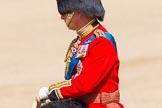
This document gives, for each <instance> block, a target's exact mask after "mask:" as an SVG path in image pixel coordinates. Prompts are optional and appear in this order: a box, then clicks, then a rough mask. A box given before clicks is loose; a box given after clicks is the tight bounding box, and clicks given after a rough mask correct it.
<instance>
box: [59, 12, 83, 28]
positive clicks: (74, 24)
mask: <svg viewBox="0 0 162 108" xmlns="http://www.w3.org/2000/svg"><path fill="white" fill-rule="evenodd" d="M70 14H71V13H70ZM70 14H64V15H62V16H61V19H62V20H64V21H65V23H66V25H67V27H68V28H69V29H71V30H78V29H79V23H78V21H79V18H80V17H79V13H74V15H73V16H72V17H71V19H70V21H69V19H68V21H69V23H68V24H67V18H68V17H69V15H70Z"/></svg>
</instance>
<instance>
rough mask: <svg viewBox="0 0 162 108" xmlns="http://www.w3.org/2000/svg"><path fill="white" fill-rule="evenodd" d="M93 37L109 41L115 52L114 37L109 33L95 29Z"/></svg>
mask: <svg viewBox="0 0 162 108" xmlns="http://www.w3.org/2000/svg"><path fill="white" fill-rule="evenodd" d="M94 34H95V36H96V37H97V38H98V37H105V38H107V39H108V40H110V41H111V42H112V44H113V45H114V47H115V49H116V51H117V47H116V41H115V39H114V37H113V36H112V35H111V34H110V33H109V32H104V31H102V30H101V29H97V30H95V31H94Z"/></svg>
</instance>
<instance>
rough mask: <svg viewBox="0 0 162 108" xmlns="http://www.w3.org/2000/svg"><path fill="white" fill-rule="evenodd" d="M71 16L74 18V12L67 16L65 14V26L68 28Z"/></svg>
mask: <svg viewBox="0 0 162 108" xmlns="http://www.w3.org/2000/svg"><path fill="white" fill-rule="evenodd" d="M73 16H74V12H72V13H68V14H67V16H66V19H65V23H66V26H68V27H69V24H70V22H71V20H72V18H73Z"/></svg>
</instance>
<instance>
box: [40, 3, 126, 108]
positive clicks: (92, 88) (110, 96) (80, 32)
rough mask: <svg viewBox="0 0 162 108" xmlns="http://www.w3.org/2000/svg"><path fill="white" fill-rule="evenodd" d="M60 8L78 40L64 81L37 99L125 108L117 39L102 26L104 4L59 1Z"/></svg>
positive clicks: (42, 91)
mask: <svg viewBox="0 0 162 108" xmlns="http://www.w3.org/2000/svg"><path fill="white" fill-rule="evenodd" d="M57 6H58V11H59V13H60V14H61V19H62V20H64V21H65V23H66V25H67V27H68V28H69V29H70V30H75V31H76V33H77V37H76V38H75V39H74V40H73V41H72V42H71V44H70V46H69V49H68V51H67V54H66V58H65V62H66V68H65V81H62V82H59V83H56V84H52V85H50V86H49V87H48V88H46V87H43V88H41V89H40V91H39V94H38V99H39V100H40V101H42V100H45V99H49V100H51V101H58V100H60V101H61V100H66V99H72V100H76V101H77V102H81V103H83V104H85V105H86V106H87V107H88V108H124V107H123V105H122V104H121V103H120V93H119V77H118V69H119V59H118V54H117V48H116V43H115V39H114V37H113V36H112V35H111V34H110V33H109V32H108V31H107V30H106V29H105V28H104V27H103V26H102V25H101V24H100V21H103V20H104V14H105V10H104V8H103V6H102V3H101V0H57ZM69 104H70V103H69Z"/></svg>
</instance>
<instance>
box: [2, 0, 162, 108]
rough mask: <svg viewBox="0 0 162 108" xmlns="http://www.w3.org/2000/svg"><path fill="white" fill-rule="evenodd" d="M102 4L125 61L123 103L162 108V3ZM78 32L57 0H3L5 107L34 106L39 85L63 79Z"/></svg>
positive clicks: (106, 0)
mask: <svg viewBox="0 0 162 108" xmlns="http://www.w3.org/2000/svg"><path fill="white" fill-rule="evenodd" d="M102 2H103V5H104V7H105V10H106V15H105V21H104V22H102V24H103V25H104V26H105V27H106V28H107V29H108V30H109V32H110V33H112V34H113V35H114V36H115V38H116V41H117V46H118V54H119V58H120V61H121V66H120V71H119V76H120V91H121V102H122V103H123V104H124V105H125V107H126V108H153V107H154V108H155V107H156V108H161V107H162V103H161V100H162V79H161V76H162V69H161V67H162V36H161V35H162V11H161V10H162V1H161V0H149V1H148V0H142V1H141V0H136V1H132V0H122V1H117V0H111V1H110V0H102ZM75 36H76V33H75V32H74V31H70V30H68V29H67V27H66V26H65V24H64V22H63V21H61V20H60V15H59V13H58V12H57V5H56V0H0V103H1V104H0V108H21V107H23V108H31V106H32V101H33V99H34V97H35V96H36V95H37V93H38V90H39V88H40V87H42V86H49V85H50V84H52V83H56V82H59V81H62V80H63V76H64V67H65V63H64V58H65V55H66V51H67V48H68V45H69V43H70V41H71V40H72V39H73V38H75Z"/></svg>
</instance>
